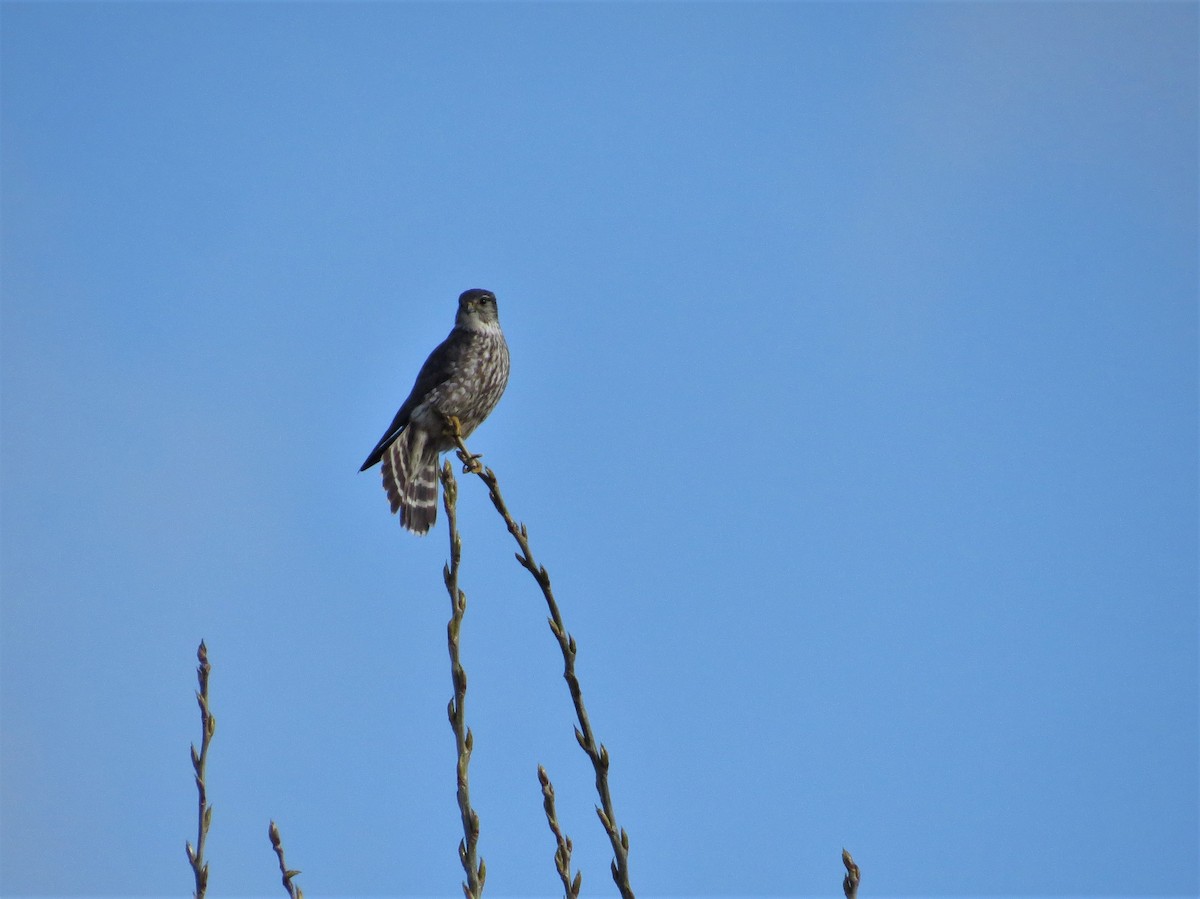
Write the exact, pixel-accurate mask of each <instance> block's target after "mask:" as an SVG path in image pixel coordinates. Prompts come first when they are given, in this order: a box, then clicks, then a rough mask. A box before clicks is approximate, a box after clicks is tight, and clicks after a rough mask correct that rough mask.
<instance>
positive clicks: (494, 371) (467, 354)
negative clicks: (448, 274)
mask: <svg viewBox="0 0 1200 899" xmlns="http://www.w3.org/2000/svg"><path fill="white" fill-rule="evenodd" d="M507 384H508V344H507V343H505V341H504V333H503V332H502V331H501V330H500V316H499V314H498V313H497V311H496V296H495V294H493V293H492V292H491V291H490V290H479V289H474V290H468V291H466V292H464V293H463V295H462V296H460V297H459V298H458V315H457V316H455V319H454V329H453V330H452V331H451V332H450V336H449V337H447V338H446V339H445V340H443V341H442V342H441V344H440V345H439V346H438V348H437V349H435V350H434V351H433V352H432V353H430V354H429V358H428V359H426V360H425V364H424V365H422V366H421V372H420V374H418V375H417V382H416V383H415V384H414V385H413V389H412V392H411V393H409V395H408V399H406V400H405V401H404V404H403V405H402V406H401V407H400V411H399V412H397V413H396V417H395V418H394V419H392V423H391V424H390V425H388V429H387V430H386V431H385V432H384V434H383V437H382V438H380V440H379V443H377V444H376V445H375V449H373V450H371V455H369V456H367V461H366V462H364V463H363V464H362V468H360V469H359V471H366V470H367V469H368V468H370V467H371V466H372V465H374V464H375V463H376V462H378V461H379V460H380V459H382V460H383V489H384V490H386V491H387V496H388V502H390V503H391V505H392V512H393V513H395V512H396V511H397V510H399V512H400V523H401V524H402V525H404V527H406V528H408V529H409V530H410V531H412V532H413V533H416V534H424V533H427V532H428V531H429V529H430V528H431V527H433V523H434V521H436V520H437V498H438V454H439V453H443V452H445V451H446V450H448V449H451V448H452V447H453V446H454V435H453V433H452V432H451V431H450V427H451V425H449V424H448V422H447V419H449V418H451V417H453V418H455V419H457V420H458V424H459V428H460V432H461V434H462V436H463V437H468V436H470V434H471V432H472V431H474V430H475V429H476V428H477V427H479V425H480V424H482V423H483V420H484V419H485V418H487V417H488V414H489V413H490V412H491V411H492V410H493V409H495V408H496V403H498V402H499V401H500V395H501V394H502V393H504V388H505V386H506V385H507Z"/></svg>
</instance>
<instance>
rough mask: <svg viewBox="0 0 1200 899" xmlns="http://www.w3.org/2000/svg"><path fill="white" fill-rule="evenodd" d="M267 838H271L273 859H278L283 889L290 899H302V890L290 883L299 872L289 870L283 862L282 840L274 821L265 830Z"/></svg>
mask: <svg viewBox="0 0 1200 899" xmlns="http://www.w3.org/2000/svg"><path fill="white" fill-rule="evenodd" d="M267 836H269V837H270V838H271V848H272V849H274V850H275V857H276V858H278V859H279V873H280V875H281V878H282V880H283V888H284V889H285V890H287V894H288V896H290V897H291V899H304V890H302V889H300V887H299V886H298V885H297V884H295V883H293V882H292V878H293V877H295V876H296V875H297V874H299V873H300V872H299V871H296V870H293V869H291V868H289V867H288V866H287V862H285V861H284V860H283V838H282V837H281V836H280V835H279V828H278V827H277V826H276V824H275V822H274V821H272V822H271V826H270V827H268V828H267Z"/></svg>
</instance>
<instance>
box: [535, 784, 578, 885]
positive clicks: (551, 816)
mask: <svg viewBox="0 0 1200 899" xmlns="http://www.w3.org/2000/svg"><path fill="white" fill-rule="evenodd" d="M538 782H539V783H540V784H541V785H542V808H544V809H545V810H546V821H547V822H548V823H549V825H550V832H551V833H552V834H554V843H555V850H554V867H555V869H556V870H557V871H558V878H559V880H561V881H562V885H563V899H579V887H580V885H581V884H582V882H583V873H582V872H576V874H575V879H574V880H572V879H571V849H572V846H571V838H570V837H565V836H563V832H562V828H560V827H559V826H558V815H557V813H556V812H555V810H554V784H552V783H550V775H549V774H547V773H546V769H545V768H543V767H542V766H541V765H538Z"/></svg>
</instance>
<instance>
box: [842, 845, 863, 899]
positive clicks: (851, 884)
mask: <svg viewBox="0 0 1200 899" xmlns="http://www.w3.org/2000/svg"><path fill="white" fill-rule="evenodd" d="M842 864H843V865H845V866H846V876H845V878H843V880H842V892H844V893H845V894H846V899H856V897H857V896H858V879H859V874H860V872H859V870H858V865H856V864H855V863H854V858H853V856H851V855H850V853H849V852H847V851H846V850H845V849H843V850H842Z"/></svg>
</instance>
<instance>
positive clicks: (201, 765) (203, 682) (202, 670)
mask: <svg viewBox="0 0 1200 899" xmlns="http://www.w3.org/2000/svg"><path fill="white" fill-rule="evenodd" d="M196 658H197V659H198V660H199V662H200V664H199V665H197V666H196V680H197V682H198V683H199V685H200V689H199V690H197V691H196V702H197V703H199V705H200V728H201V734H200V751H199V752H196V744H195V743H193V744H192V770H193V771H194V772H195V775H196V792H197V793H199V794H200V802H199V812H198V813H197V822H196V845H195V846H194V847H193V846H192V844H191V843H190V842H188V843H185V844H184V848H185V849H186V850H187V857H188V862H189V863H191V866H192V873H193V874H194V875H195V877H196V891H195V893H193V894H192V895H193V896H194V897H195V899H204V893H205V891H206V890H207V889H208V862H206V861H205V860H204V840H205V838H206V837H207V836H208V825H209V824H211V823H212V806H211V805H209V804H208V791H207V788H206V787H205V784H204V769H205V764H206V763H207V761H208V744H209V741H210V740H212V736H213V733H214V732H215V731H216V729H217V719H216V717H215V716H214V715H213V714H212V712H210V711H209V709H208V673H209V672H210V671H212V666H211V665H210V664H209V663H208V647H206V646H205V645H204V641H203V640H201V641H200V647H199V648H198V649H197V650H196Z"/></svg>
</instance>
